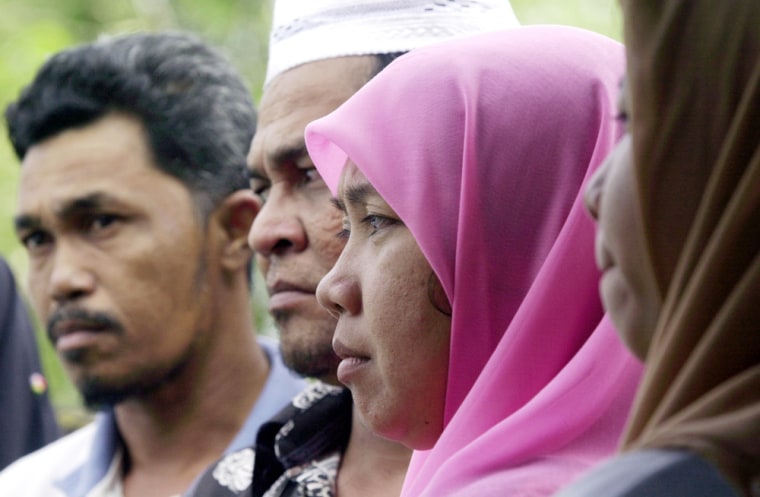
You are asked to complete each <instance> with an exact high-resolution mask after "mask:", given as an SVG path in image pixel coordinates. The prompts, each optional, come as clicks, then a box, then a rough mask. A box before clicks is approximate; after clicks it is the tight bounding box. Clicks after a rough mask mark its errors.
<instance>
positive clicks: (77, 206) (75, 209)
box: [56, 192, 109, 219]
mask: <svg viewBox="0 0 760 497" xmlns="http://www.w3.org/2000/svg"><path fill="white" fill-rule="evenodd" d="M108 201H109V197H107V196H106V195H104V194H103V193H97V192H96V193H91V194H89V195H84V196H82V197H78V198H75V199H72V200H69V201H67V202H65V203H64V204H63V205H61V206H60V207H58V208H57V209H56V214H57V216H58V217H60V218H62V219H68V218H71V217H74V216H76V215H77V214H81V213H83V212H90V211H93V210H98V209H102V208H103V206H104V205H106V204H107V203H108Z"/></svg>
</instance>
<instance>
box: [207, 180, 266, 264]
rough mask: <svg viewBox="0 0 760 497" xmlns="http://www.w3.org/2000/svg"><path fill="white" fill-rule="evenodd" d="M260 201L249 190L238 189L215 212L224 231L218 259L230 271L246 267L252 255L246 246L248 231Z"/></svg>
mask: <svg viewBox="0 0 760 497" xmlns="http://www.w3.org/2000/svg"><path fill="white" fill-rule="evenodd" d="M260 210H261V203H260V202H259V200H258V199H257V197H256V196H255V195H254V194H253V192H252V191H250V190H247V189H246V190H238V191H236V192H235V193H233V194H231V195H230V196H228V197H227V198H226V199H224V201H223V202H222V204H221V205H220V206H219V208H218V210H217V213H218V216H219V221H220V225H221V228H222V230H223V233H224V235H225V236H224V246H223V247H222V253H221V257H220V261H221V263H222V266H223V267H225V268H226V269H228V270H230V271H235V270H238V269H240V268H241V267H247V266H248V264H249V263H250V261H251V257H252V256H253V252H252V251H251V248H250V247H249V246H248V231H249V230H250V229H251V224H253V220H254V219H255V218H256V215H257V214H258V213H259V211H260Z"/></svg>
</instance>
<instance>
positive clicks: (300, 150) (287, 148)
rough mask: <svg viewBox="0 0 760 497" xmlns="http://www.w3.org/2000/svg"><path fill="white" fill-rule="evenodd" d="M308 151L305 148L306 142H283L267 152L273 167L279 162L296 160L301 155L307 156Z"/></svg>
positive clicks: (285, 162)
mask: <svg viewBox="0 0 760 497" xmlns="http://www.w3.org/2000/svg"><path fill="white" fill-rule="evenodd" d="M308 156H309V152H308V150H306V143H304V142H303V141H300V142H299V143H285V144H283V145H281V146H279V147H277V148H275V149H274V150H272V152H271V153H270V154H269V161H270V163H271V164H273V165H274V166H275V167H276V166H278V165H280V164H287V163H292V162H297V161H298V160H299V159H301V158H302V157H308Z"/></svg>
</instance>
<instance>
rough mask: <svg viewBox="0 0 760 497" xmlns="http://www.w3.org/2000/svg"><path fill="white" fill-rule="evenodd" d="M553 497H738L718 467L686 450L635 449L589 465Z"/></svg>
mask: <svg viewBox="0 0 760 497" xmlns="http://www.w3.org/2000/svg"><path fill="white" fill-rule="evenodd" d="M555 497H739V494H738V493H737V492H736V491H735V490H734V489H733V488H732V487H731V485H730V484H729V483H728V481H726V480H725V479H724V478H723V476H722V475H721V474H720V473H719V472H718V470H717V468H715V467H714V466H712V465H711V464H709V463H708V462H707V461H705V460H704V459H702V458H701V457H699V456H697V455H696V454H694V453H693V452H689V451H686V450H655V449H650V450H636V451H631V452H628V453H625V454H622V455H620V456H617V457H614V458H612V459H610V460H609V461H607V462H605V463H603V464H601V465H599V466H598V467H596V468H594V469H592V470H591V471H590V472H589V473H587V474H586V475H584V476H582V477H581V478H579V479H578V480H577V481H576V482H574V483H573V484H571V485H569V486H568V487H567V488H565V489H563V490H562V491H560V492H559V493H557V494H556V495H555Z"/></svg>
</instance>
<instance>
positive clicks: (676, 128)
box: [621, 0, 760, 495]
mask: <svg viewBox="0 0 760 497" xmlns="http://www.w3.org/2000/svg"><path fill="white" fill-rule="evenodd" d="M621 2H622V5H623V11H624V19H625V21H624V22H625V41H626V44H627V53H628V88H629V90H630V98H631V108H632V116H631V121H630V126H631V128H630V130H631V133H632V136H633V147H634V161H635V165H636V170H637V174H638V181H639V190H640V195H641V199H642V202H641V205H642V206H643V207H642V209H643V218H644V225H645V231H646V235H647V243H648V245H649V250H650V253H649V256H650V261H651V264H652V265H653V268H654V271H655V275H656V278H657V282H658V284H659V287H660V289H661V290H662V294H663V295H665V301H664V306H663V309H662V313H661V315H660V319H659V323H658V326H657V329H656V330H655V333H654V337H653V340H652V343H651V347H650V349H649V353H648V356H647V364H648V366H647V372H646V374H645V378H644V380H643V383H642V386H641V389H640V392H639V397H638V399H637V402H636V405H635V408H634V411H633V414H632V417H631V420H630V424H629V427H628V432H627V434H626V437H625V442H624V446H625V448H626V449H629V448H642V447H684V448H688V449H691V450H694V451H695V452H697V453H699V454H701V455H702V456H704V457H705V458H707V459H708V460H710V461H712V462H713V463H715V464H717V466H718V468H719V469H720V470H721V472H722V473H723V474H724V475H725V476H726V477H728V478H729V479H730V480H731V481H733V483H734V484H735V485H737V486H739V488H741V489H742V490H743V491H744V493H745V494H747V495H750V492H751V489H752V488H754V489H755V491H757V489H758V488H760V2H758V1H757V0H731V1H723V0H720V1H716V0H621Z"/></svg>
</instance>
